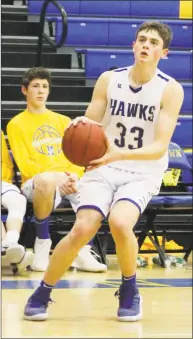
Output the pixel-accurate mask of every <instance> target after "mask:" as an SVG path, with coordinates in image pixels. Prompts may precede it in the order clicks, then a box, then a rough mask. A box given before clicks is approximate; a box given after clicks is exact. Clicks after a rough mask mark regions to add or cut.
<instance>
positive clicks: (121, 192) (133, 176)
mask: <svg viewBox="0 0 193 339" xmlns="http://www.w3.org/2000/svg"><path fill="white" fill-rule="evenodd" d="M161 182H162V178H160V177H159V178H158V177H152V175H151V176H150V175H147V174H145V175H143V174H139V173H134V172H129V171H126V170H123V169H119V168H114V167H111V166H107V165H106V166H102V167H100V168H97V169H95V170H92V171H90V172H86V173H85V175H84V176H83V177H82V178H81V179H80V183H79V192H78V207H77V210H79V209H82V208H89V209H95V210H98V211H99V212H100V213H101V214H102V216H103V217H104V218H106V217H107V215H108V213H109V212H110V210H111V208H112V207H113V206H114V205H115V203H116V202H118V201H120V200H128V201H130V202H132V203H133V204H134V205H135V206H136V207H137V208H138V209H139V211H140V213H143V211H144V210H145V208H146V206H147V204H148V203H149V201H150V200H151V198H152V196H153V195H157V194H158V193H159V190H160V186H161Z"/></svg>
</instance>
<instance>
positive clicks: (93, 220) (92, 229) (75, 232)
mask: <svg viewBox="0 0 193 339" xmlns="http://www.w3.org/2000/svg"><path fill="white" fill-rule="evenodd" d="M101 221H102V215H101V214H100V213H99V212H98V211H94V210H85V209H82V210H79V211H78V213H77V217H76V222H75V225H74V227H73V229H72V231H71V234H72V236H73V237H75V238H79V239H81V240H83V241H84V240H85V241H89V240H90V239H91V238H92V237H94V235H95V234H96V232H97V231H98V229H99V227H100V225H101Z"/></svg>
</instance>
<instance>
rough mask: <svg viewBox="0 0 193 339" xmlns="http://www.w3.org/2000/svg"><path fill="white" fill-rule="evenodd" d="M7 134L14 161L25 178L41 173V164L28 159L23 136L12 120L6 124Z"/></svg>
mask: <svg viewBox="0 0 193 339" xmlns="http://www.w3.org/2000/svg"><path fill="white" fill-rule="evenodd" d="M7 135H8V139H9V144H10V147H11V150H12V153H13V157H14V159H15V162H16V164H17V166H18V168H19V170H20V172H21V173H22V174H23V175H24V176H25V177H27V178H32V177H33V176H34V175H36V174H38V173H41V172H42V171H43V170H44V169H43V167H42V166H41V165H39V164H37V163H36V162H35V161H33V160H32V159H30V156H29V153H28V150H27V147H26V144H25V141H24V138H23V136H22V134H21V131H20V130H19V128H18V126H17V125H16V124H14V123H12V121H10V122H9V123H8V125H7Z"/></svg>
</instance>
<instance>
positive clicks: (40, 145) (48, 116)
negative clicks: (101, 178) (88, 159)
mask: <svg viewBox="0 0 193 339" xmlns="http://www.w3.org/2000/svg"><path fill="white" fill-rule="evenodd" d="M50 86H51V77H50V73H49V72H48V71H47V70H45V69H44V68H41V67H39V68H36V67H34V68H32V69H30V70H28V71H27V72H26V73H25V74H24V76H23V79H22V93H23V94H24V95H25V97H26V101H27V108H26V110H25V111H24V112H21V113H20V114H18V115H17V116H16V117H14V118H13V119H12V120H11V121H10V122H9V124H8V127H7V133H8V138H9V143H10V146H11V149H12V152H13V156H14V159H15V161H16V163H17V165H18V168H19V170H20V172H21V176H22V186H21V190H22V192H23V194H24V195H25V196H26V198H27V199H28V200H29V201H31V202H33V208H34V215H35V219H36V223H35V225H36V232H37V237H36V240H35V246H34V252H35V256H34V262H33V264H32V269H33V270H34V271H45V270H46V268H47V266H48V262H49V252H50V248H51V240H50V236H49V227H48V219H49V216H50V213H51V212H52V210H53V209H55V208H56V207H57V206H58V205H59V204H60V203H61V200H62V198H63V197H65V198H66V199H68V200H69V201H70V203H71V205H72V207H73V208H74V210H76V205H77V194H76V183H77V181H78V178H79V177H80V176H82V174H83V173H84V169H83V168H80V167H77V166H74V165H73V164H71V163H70V162H69V161H68V160H67V159H66V158H65V157H64V154H63V152H62V150H61V140H62V136H63V133H64V130H65V128H66V126H67V125H68V123H69V121H70V119H69V118H68V117H66V116H64V115H61V114H58V113H54V112H52V111H50V110H48V109H47V108H46V100H47V97H48V95H49V92H50ZM71 266H72V267H75V268H77V269H79V270H86V271H92V272H103V271H106V269H107V267H106V265H103V264H101V263H99V262H98V261H97V260H96V259H95V257H94V256H93V255H92V252H91V244H87V245H86V246H84V247H83V248H82V249H81V250H80V251H79V253H78V255H77V257H76V258H75V261H74V262H73V263H72V265H71Z"/></svg>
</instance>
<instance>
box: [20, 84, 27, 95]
mask: <svg viewBox="0 0 193 339" xmlns="http://www.w3.org/2000/svg"><path fill="white" fill-rule="evenodd" d="M21 91H22V94H23V95H27V89H26V88H25V87H24V86H21Z"/></svg>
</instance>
